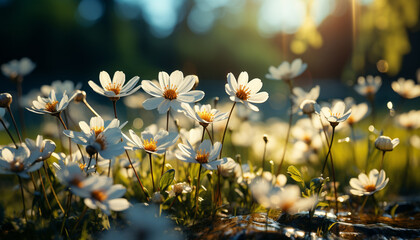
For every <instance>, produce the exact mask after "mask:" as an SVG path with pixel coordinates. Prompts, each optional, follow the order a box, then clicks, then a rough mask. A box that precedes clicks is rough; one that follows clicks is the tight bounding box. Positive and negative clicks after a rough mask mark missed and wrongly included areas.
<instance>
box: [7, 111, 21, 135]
mask: <svg viewBox="0 0 420 240" xmlns="http://www.w3.org/2000/svg"><path fill="white" fill-rule="evenodd" d="M7 111H8V112H9V115H10V117H11V118H12V122H13V126H14V127H15V130H16V133H17V135H18V138H19V142H20V143H22V136H21V135H20V133H19V129H18V126H17V125H16V121H15V117H13V113H12V110H11V109H10V106H8V107H7Z"/></svg>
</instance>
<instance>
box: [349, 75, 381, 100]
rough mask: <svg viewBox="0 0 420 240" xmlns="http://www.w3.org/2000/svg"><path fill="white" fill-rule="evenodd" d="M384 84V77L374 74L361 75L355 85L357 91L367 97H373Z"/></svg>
mask: <svg viewBox="0 0 420 240" xmlns="http://www.w3.org/2000/svg"><path fill="white" fill-rule="evenodd" d="M381 85H382V79H381V77H379V76H375V77H373V76H372V75H369V76H367V77H366V78H365V77H359V78H358V79H357V84H356V86H354V89H355V90H356V92H358V93H359V94H360V95H362V96H365V97H372V96H374V95H375V94H376V92H377V91H378V89H379V88H380V87H381Z"/></svg>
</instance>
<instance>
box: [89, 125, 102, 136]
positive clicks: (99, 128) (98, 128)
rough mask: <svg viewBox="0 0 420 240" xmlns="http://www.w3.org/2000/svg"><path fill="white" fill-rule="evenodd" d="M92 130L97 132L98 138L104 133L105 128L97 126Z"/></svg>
mask: <svg viewBox="0 0 420 240" xmlns="http://www.w3.org/2000/svg"><path fill="white" fill-rule="evenodd" d="M91 130H93V131H94V132H95V136H96V137H97V136H98V135H99V134H100V133H101V132H103V131H104V127H97V126H95V127H93V128H91Z"/></svg>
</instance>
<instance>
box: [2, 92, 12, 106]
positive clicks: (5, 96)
mask: <svg viewBox="0 0 420 240" xmlns="http://www.w3.org/2000/svg"><path fill="white" fill-rule="evenodd" d="M12 101H13V98H12V95H10V93H2V94H0V107H2V108H8V107H10V104H12Z"/></svg>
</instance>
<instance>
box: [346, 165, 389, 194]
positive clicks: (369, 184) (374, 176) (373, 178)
mask: <svg viewBox="0 0 420 240" xmlns="http://www.w3.org/2000/svg"><path fill="white" fill-rule="evenodd" d="M388 181H389V178H386V174H385V171H384V170H381V172H378V170H376V169H372V170H371V171H370V172H369V176H368V175H366V174H365V173H360V174H359V177H358V178H352V179H350V186H351V187H352V189H350V192H351V193H352V194H353V195H357V196H369V195H372V194H374V193H376V192H377V191H380V190H382V189H383V188H384V187H385V186H386V184H388Z"/></svg>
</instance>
